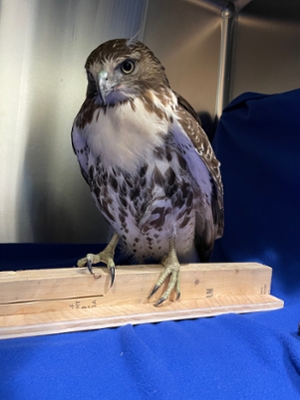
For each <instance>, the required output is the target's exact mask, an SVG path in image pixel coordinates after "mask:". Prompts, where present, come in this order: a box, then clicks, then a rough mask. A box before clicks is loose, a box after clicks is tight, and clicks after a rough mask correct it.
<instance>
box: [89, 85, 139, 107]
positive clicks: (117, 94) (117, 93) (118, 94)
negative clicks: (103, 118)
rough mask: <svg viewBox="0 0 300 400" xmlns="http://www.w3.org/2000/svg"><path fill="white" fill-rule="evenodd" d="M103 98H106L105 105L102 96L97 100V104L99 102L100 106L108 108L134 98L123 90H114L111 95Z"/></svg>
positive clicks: (108, 94)
mask: <svg viewBox="0 0 300 400" xmlns="http://www.w3.org/2000/svg"><path fill="white" fill-rule="evenodd" d="M103 97H104V104H103V101H102V99H101V98H100V96H99V97H98V98H97V102H99V104H103V105H107V106H109V105H114V104H117V103H123V102H124V101H126V100H130V99H131V98H132V96H130V95H129V94H128V93H125V92H124V91H122V90H121V89H113V90H111V91H110V92H109V93H107V94H105V96H103Z"/></svg>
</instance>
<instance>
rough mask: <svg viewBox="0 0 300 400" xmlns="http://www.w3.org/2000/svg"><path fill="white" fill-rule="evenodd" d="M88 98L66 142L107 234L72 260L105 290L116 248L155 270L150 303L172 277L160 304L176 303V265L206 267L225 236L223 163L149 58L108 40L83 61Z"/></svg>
mask: <svg viewBox="0 0 300 400" xmlns="http://www.w3.org/2000/svg"><path fill="white" fill-rule="evenodd" d="M85 69H86V73H87V80H88V86H87V92H86V99H85V101H84V103H83V105H82V107H81V109H80V111H79V113H78V114H77V116H76V118H75V121H74V124H73V128H72V144H73V149H74V152H75V154H76V156H77V159H78V161H79V165H80V169H81V173H82V175H83V177H84V179H85V180H86V182H87V183H88V185H89V186H90V190H91V194H92V196H93V198H94V201H95V203H96V205H97V207H98V208H99V210H100V211H101V212H102V214H103V216H104V217H105V219H106V220H107V221H108V223H109V224H110V225H111V226H112V227H113V229H114V232H115V233H114V235H113V237H112V239H111V241H110V242H109V244H108V245H107V247H106V248H105V249H104V250H103V251H102V252H100V253H99V254H88V255H87V256H86V257H85V258H83V259H81V260H79V261H78V266H85V265H87V267H88V268H89V270H90V272H91V273H93V271H92V265H94V264H97V263H99V262H103V263H104V264H106V266H107V268H108V270H109V272H110V275H111V285H112V284H113V282H114V278H115V263H114V252H115V248H116V245H117V243H118V242H119V241H121V242H122V243H123V248H124V249H126V251H127V253H128V254H130V255H132V256H133V258H134V259H135V261H136V262H138V263H142V262H145V260H148V259H152V260H157V261H160V262H161V263H162V266H163V270H162V272H161V275H160V277H159V279H158V281H157V283H156V285H155V286H154V288H153V290H152V291H151V293H150V296H149V298H150V297H151V296H152V295H153V294H154V293H155V292H156V291H157V289H158V288H159V287H160V286H161V285H162V284H163V283H164V282H165V280H166V279H167V278H168V277H169V276H170V279H169V283H168V286H167V289H166V291H165V292H164V293H163V295H162V296H161V298H160V299H159V300H158V301H157V302H156V303H155V305H159V304H161V303H162V302H164V301H165V300H166V299H168V298H169V296H170V294H171V292H172V291H173V290H174V291H175V293H176V295H177V299H178V298H179V296H180V275H179V272H180V263H179V262H182V261H185V262H187V261H191V260H192V257H194V256H195V254H196V252H197V254H198V257H199V259H200V261H201V262H208V261H209V258H210V255H211V252H212V249H213V245H214V241H215V239H217V238H219V237H221V236H222V234H223V186H222V180H221V175H220V163H219V162H218V160H217V159H216V157H215V154H214V152H213V150H212V147H211V145H210V143H209V140H208V138H207V136H206V134H205V132H204V130H203V129H202V128H201V122H200V120H199V117H198V115H197V113H196V112H195V110H194V109H193V108H192V106H191V105H190V104H189V103H188V102H187V101H186V100H185V99H184V98H183V97H182V96H180V95H179V94H177V93H176V92H174V91H173V90H172V89H171V87H170V84H169V81H168V78H167V76H166V74H165V69H164V67H163V66H162V64H161V63H160V61H159V60H158V59H157V58H156V57H155V55H154V54H153V52H152V51H151V50H150V49H149V48H148V47H147V46H145V45H144V44H143V43H141V42H139V41H137V40H132V39H116V40H110V41H108V42H106V43H104V44H101V45H100V46H99V47H97V48H96V49H95V50H94V51H93V52H92V53H91V54H90V55H89V57H88V59H87V61H86V64H85Z"/></svg>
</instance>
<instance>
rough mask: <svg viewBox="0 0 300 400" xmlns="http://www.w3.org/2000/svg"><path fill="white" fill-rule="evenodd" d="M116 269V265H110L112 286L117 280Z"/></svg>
mask: <svg viewBox="0 0 300 400" xmlns="http://www.w3.org/2000/svg"><path fill="white" fill-rule="evenodd" d="M115 271H116V269H115V267H110V268H109V273H110V279H111V280H110V287H112V285H113V284H114V281H115V275H116V274H115Z"/></svg>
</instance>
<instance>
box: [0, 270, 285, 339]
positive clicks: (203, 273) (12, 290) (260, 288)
mask: <svg viewBox="0 0 300 400" xmlns="http://www.w3.org/2000/svg"><path fill="white" fill-rule="evenodd" d="M98 271H99V279H94V277H93V276H92V275H91V274H90V273H89V272H88V271H87V269H86V268H64V269H44V270H27V271H9V272H0V338H7V337H18V336H28V335H32V334H34V335H39V334H46V333H58V332H69V331H74V330H83V329H96V328H101V327H108V326H110V327H112V326H119V325H123V324H125V323H132V324H135V323H145V322H158V321H164V320H170V319H174V320H175V319H183V318H197V317H201V316H208V315H217V314H220V313H227V312H249V311H259V310H266V309H276V308H280V307H282V306H283V302H282V301H281V300H279V299H276V298H274V297H273V296H270V286H271V277H272V269H271V268H270V267H268V266H265V265H261V264H258V263H226V264H188V265H183V266H182V268H181V293H182V294H181V299H180V301H176V302H175V301H173V300H174V296H173V297H172V298H171V299H170V300H171V301H168V302H166V303H163V305H162V306H161V307H158V308H157V307H153V304H152V303H153V302H155V301H156V300H157V299H158V298H159V297H160V296H161V294H162V293H163V291H164V290H165V288H166V285H167V283H165V285H164V287H162V288H160V290H159V291H158V292H157V293H156V294H155V296H153V298H151V300H148V299H147V297H148V295H149V293H150V291H151V289H152V287H153V286H154V284H155V282H156V280H157V278H158V276H159V274H160V272H161V266H158V265H150V266H144V265H143V266H135V267H134V266H126V267H118V268H117V271H116V281H115V283H114V285H113V287H112V288H110V276H109V275H108V273H107V270H106V269H98ZM10 335H11V336H10Z"/></svg>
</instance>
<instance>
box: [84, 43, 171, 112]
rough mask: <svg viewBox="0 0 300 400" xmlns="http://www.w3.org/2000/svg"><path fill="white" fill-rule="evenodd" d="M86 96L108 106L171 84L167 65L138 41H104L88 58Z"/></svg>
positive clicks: (86, 65)
mask: <svg viewBox="0 0 300 400" xmlns="http://www.w3.org/2000/svg"><path fill="white" fill-rule="evenodd" d="M85 68H86V71H87V77H88V89H87V96H89V97H93V98H95V99H96V101H97V102H98V103H99V104H100V105H104V106H105V105H109V104H115V103H118V102H122V101H124V100H127V99H132V98H134V97H136V96H139V95H142V93H143V92H144V91H145V90H147V89H150V88H151V89H155V88H157V87H158V86H168V87H169V82H168V79H167V77H166V74H165V71H164V67H163V66H162V64H161V63H160V61H159V60H158V59H157V58H156V57H155V56H154V54H153V53H152V51H151V50H150V49H148V47H147V46H145V45H144V44H143V43H141V42H139V41H135V40H127V39H115V40H110V41H108V42H106V43H103V44H101V45H100V46H99V47H97V48H96V49H95V50H94V51H93V52H92V53H91V54H90V55H89V57H88V59H87V61H86V64H85Z"/></svg>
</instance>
